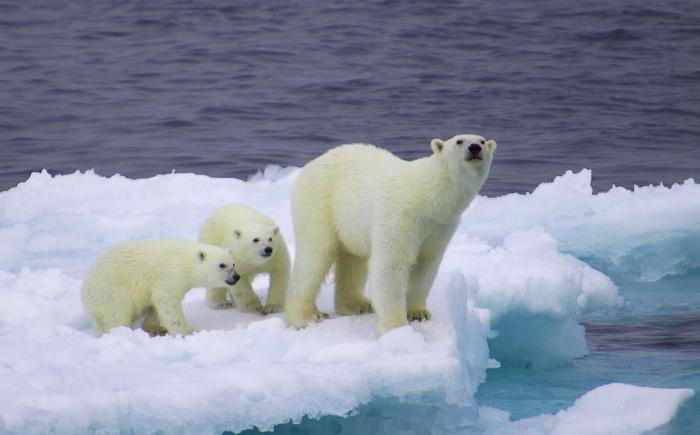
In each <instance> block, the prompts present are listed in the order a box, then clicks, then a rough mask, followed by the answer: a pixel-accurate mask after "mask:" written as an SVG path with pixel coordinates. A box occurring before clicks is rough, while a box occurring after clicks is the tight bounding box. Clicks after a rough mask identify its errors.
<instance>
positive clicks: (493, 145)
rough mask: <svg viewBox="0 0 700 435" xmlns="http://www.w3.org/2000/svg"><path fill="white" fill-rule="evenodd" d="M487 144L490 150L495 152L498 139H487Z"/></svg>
mask: <svg viewBox="0 0 700 435" xmlns="http://www.w3.org/2000/svg"><path fill="white" fill-rule="evenodd" d="M486 146H487V147H488V148H489V151H491V152H494V151H496V141H495V140H493V139H489V140H488V141H486Z"/></svg>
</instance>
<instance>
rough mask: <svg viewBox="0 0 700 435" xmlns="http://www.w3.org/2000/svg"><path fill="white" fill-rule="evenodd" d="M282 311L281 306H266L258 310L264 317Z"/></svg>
mask: <svg viewBox="0 0 700 435" xmlns="http://www.w3.org/2000/svg"><path fill="white" fill-rule="evenodd" d="M281 311H282V307H281V306H279V305H265V306H264V307H261V308H260V310H258V313H260V315H262V316H267V315H269V314H273V313H279V312H281Z"/></svg>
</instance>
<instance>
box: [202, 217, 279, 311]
mask: <svg viewBox="0 0 700 435" xmlns="http://www.w3.org/2000/svg"><path fill="white" fill-rule="evenodd" d="M256 239H257V240H258V242H257V243H256V242H255V240H256ZM199 240H200V241H201V242H204V243H210V244H212V245H217V246H222V247H228V248H230V249H231V254H232V255H233V258H234V260H235V261H236V271H238V273H240V275H241V279H240V280H239V281H238V283H237V284H236V285H235V286H233V287H229V288H225V287H219V288H209V289H208V290H207V303H208V304H209V305H210V306H212V307H214V308H227V307H230V306H233V305H236V306H238V307H239V308H240V309H242V310H244V311H258V312H260V313H262V314H268V313H274V312H278V311H281V310H282V309H283V308H284V301H285V296H286V293H287V286H288V284H289V273H290V268H291V263H290V259H289V252H288V250H287V244H286V242H285V241H284V237H282V234H281V233H280V231H279V227H278V226H277V224H275V222H274V221H273V220H272V219H271V218H269V217H267V216H265V215H264V214H262V213H260V212H258V211H257V210H255V209H253V208H252V207H248V206H247V205H242V204H232V205H227V206H224V207H221V208H219V209H217V210H216V211H214V213H213V214H212V215H211V216H209V218H208V219H207V220H206V221H205V222H204V224H203V225H202V228H201V229H200V232H199ZM267 247H270V248H272V255H270V256H269V257H264V256H263V255H262V254H263V253H264V250H265V248H267ZM260 273H268V274H270V288H269V290H268V293H267V301H266V303H265V306H264V307H263V306H262V304H261V303H260V299H259V298H258V296H257V295H256V294H255V292H254V291H253V285H252V283H253V279H255V276H256V275H258V274H260ZM229 298H230V299H229Z"/></svg>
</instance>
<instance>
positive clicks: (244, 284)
mask: <svg viewBox="0 0 700 435" xmlns="http://www.w3.org/2000/svg"><path fill="white" fill-rule="evenodd" d="M231 296H232V297H233V300H234V302H235V303H236V306H237V307H238V308H239V309H240V310H241V311H248V312H254V313H260V312H261V311H262V303H260V298H258V295H256V294H255V292H254V291H253V286H252V285H251V283H250V281H248V278H247V277H243V278H241V279H240V280H238V282H237V283H236V285H234V286H232V287H231Z"/></svg>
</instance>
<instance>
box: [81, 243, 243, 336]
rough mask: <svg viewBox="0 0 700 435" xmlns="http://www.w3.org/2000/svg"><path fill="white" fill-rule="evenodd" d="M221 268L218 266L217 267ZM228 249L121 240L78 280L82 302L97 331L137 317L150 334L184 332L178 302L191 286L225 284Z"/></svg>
mask: <svg viewBox="0 0 700 435" xmlns="http://www.w3.org/2000/svg"><path fill="white" fill-rule="evenodd" d="M222 265H223V266H224V267H221V266H222ZM235 273H236V272H235V270H234V265H233V259H232V258H231V253H230V252H229V250H228V249H223V248H220V247H218V246H212V245H207V244H204V243H198V242H194V241H189V240H142V241H131V242H125V243H121V244H118V245H115V246H114V247H112V248H110V249H109V250H108V251H107V252H105V253H104V254H103V255H102V256H101V257H100V258H99V259H98V260H97V262H96V263H95V264H94V265H93V266H92V268H91V269H90V271H89V272H88V276H87V278H86V279H85V281H84V282H83V287H82V298H83V304H84V305H85V307H86V309H87V310H88V311H89V312H90V314H91V315H92V317H93V319H94V320H95V323H96V325H97V328H98V330H99V332H100V333H104V332H108V331H109V330H110V329H112V328H115V327H117V326H131V325H132V324H133V323H134V322H136V321H137V320H139V319H141V318H143V317H144V316H145V320H144V329H145V330H147V331H148V332H150V333H152V334H159V333H164V332H167V333H170V334H190V333H192V328H190V326H189V325H188V324H187V320H185V316H184V314H183V312H182V307H181V302H182V299H183V297H184V296H185V293H187V291H188V290H190V289H191V288H193V287H218V286H225V285H226V280H227V279H228V280H229V281H230V280H231V279H232V277H233V275H235Z"/></svg>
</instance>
